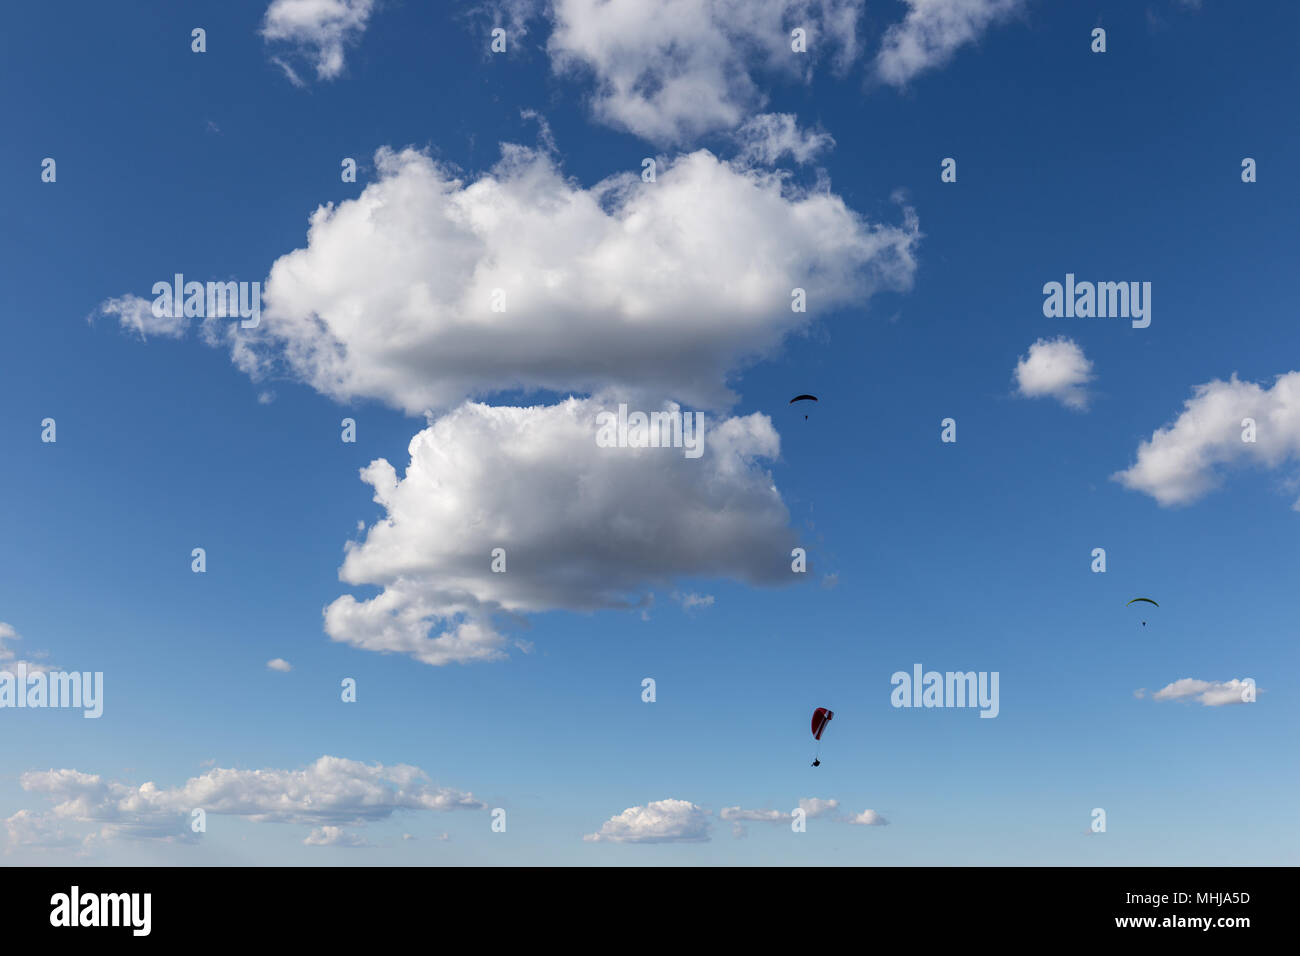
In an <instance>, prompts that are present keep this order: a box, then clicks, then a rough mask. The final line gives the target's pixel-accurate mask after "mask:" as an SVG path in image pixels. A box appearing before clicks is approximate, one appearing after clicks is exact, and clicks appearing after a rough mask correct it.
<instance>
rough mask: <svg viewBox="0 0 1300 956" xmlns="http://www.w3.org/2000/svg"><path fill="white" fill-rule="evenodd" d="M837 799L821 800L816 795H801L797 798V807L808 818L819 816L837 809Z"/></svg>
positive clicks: (838, 804)
mask: <svg viewBox="0 0 1300 956" xmlns="http://www.w3.org/2000/svg"><path fill="white" fill-rule="evenodd" d="M839 806H840V802H839V801H838V800H821V799H818V798H817V797H801V798H800V800H799V809H801V810H802V811H803V812H804V815H805V816H807V817H808V819H810V820H811V819H812V818H813V817H820V816H822V815H824V814H827V813H833V812H834V811H836V810H837V809H839Z"/></svg>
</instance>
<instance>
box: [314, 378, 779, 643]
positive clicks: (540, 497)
mask: <svg viewBox="0 0 1300 956" xmlns="http://www.w3.org/2000/svg"><path fill="white" fill-rule="evenodd" d="M616 407H617V404H616V403H615V402H613V401H606V400H604V399H602V398H592V399H569V400H567V401H565V402H562V403H560V404H558V405H553V406H538V407H533V408H510V407H491V406H487V405H479V404H473V403H469V404H466V405H463V406H461V407H460V408H457V409H456V410H455V411H453V412H450V413H449V414H447V415H445V416H443V417H442V418H440V419H438V420H437V421H436V422H434V423H433V424H432V425H430V426H429V427H428V428H426V429H424V430H423V431H421V432H420V433H419V434H417V435H416V436H415V438H413V439H412V440H411V443H410V447H409V452H410V456H411V457H410V462H409V464H408V465H407V467H406V473H405V475H404V476H403V477H400V478H399V477H398V474H397V472H396V470H395V469H394V467H393V466H392V465H391V464H389V462H388V461H387V460H385V459H379V460H377V461H374V462H372V463H371V464H370V465H368V466H367V467H366V468H364V469H363V470H362V472H361V477H362V480H364V481H365V482H366V483H367V484H370V485H371V486H373V488H374V489H375V501H376V502H378V503H379V504H380V505H382V506H383V508H384V509H385V511H386V514H385V516H384V517H383V518H382V519H380V520H379V521H377V522H376V523H375V524H374V525H372V526H371V527H370V529H369V531H368V532H367V534H366V536H365V538H364V540H362V541H360V542H349V543H348V544H347V546H346V550H347V556H346V558H345V560H344V563H343V567H342V568H341V570H340V573H339V576H340V578H341V579H342V580H343V581H345V582H347V583H349V584H352V585H357V586H362V585H369V586H376V587H379V588H381V589H382V591H381V593H380V594H379V595H377V596H376V597H372V598H370V599H368V600H363V601H358V600H357V599H355V598H354V597H353V596H351V595H344V596H342V597H340V598H338V599H337V600H336V601H334V602H333V603H332V604H331V605H330V606H329V607H328V608H327V609H326V612H325V630H326V632H327V633H328V634H329V635H330V637H331V638H333V639H334V640H336V641H341V642H344V643H348V644H352V645H354V646H356V647H361V648H364V649H367V650H374V651H381V652H396V653H403V654H409V655H410V656H412V657H414V658H416V659H417V660H420V661H423V662H424V663H427V664H433V665H441V664H447V663H451V662H462V663H463V662H467V661H473V660H489V659H492V658H497V657H500V656H502V654H503V651H502V648H503V645H504V643H505V641H504V638H503V637H502V636H501V635H499V634H498V633H497V632H496V631H495V629H494V627H493V624H492V618H493V617H494V616H495V615H499V614H505V615H510V616H516V617H517V616H519V615H524V614H528V613H532V612H540V611H546V610H571V611H594V610H599V609H605V608H625V609H626V608H647V607H649V606H650V604H651V600H652V595H651V593H650V592H651V589H652V588H654V587H657V586H660V585H662V586H665V587H667V586H669V585H671V582H672V581H673V580H674V579H675V578H677V577H688V576H698V577H711V578H730V579H735V580H740V581H743V582H745V583H749V584H759V585H774V584H782V583H786V582H788V581H789V580H790V574H789V563H788V562H789V554H790V549H791V548H792V547H793V544H794V539H793V532H792V531H791V530H790V529H789V527H788V522H789V513H788V511H787V509H786V506H785V504H784V502H783V501H782V500H781V497H780V494H779V493H778V492H777V490H776V489H775V487H774V486H773V485H772V479H771V476H770V474H769V473H768V472H767V471H766V470H765V469H763V468H761V467H759V465H758V464H757V463H756V459H760V458H773V457H775V456H776V455H777V454H778V452H779V448H780V443H779V439H778V437H777V435H776V432H775V431H774V430H773V428H772V424H771V422H770V420H769V419H768V418H767V417H766V416H764V415H758V414H755V415H749V416H746V417H743V418H728V419H724V420H721V421H714V420H712V419H710V418H706V419H705V432H704V436H705V437H704V452H703V454H702V455H701V457H699V458H694V459H688V458H685V457H684V456H683V454H682V451H681V450H679V449H676V448H602V447H600V446H598V445H597V444H596V440H595V437H596V433H597V426H596V416H597V414H598V413H599V412H600V411H601V410H602V409H612V408H616ZM665 407H668V408H673V407H675V406H671V405H668V406H665ZM498 547H500V548H504V549H505V552H506V554H505V561H506V564H505V567H506V571H505V573H496V572H493V571H492V569H491V560H492V559H491V554H492V551H493V549H494V548H498ZM435 628H436V629H438V630H439V631H440V633H439V634H438V636H436V637H431V636H430V633H431V632H432V631H433V630H434V629H435Z"/></svg>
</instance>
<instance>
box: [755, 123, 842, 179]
mask: <svg viewBox="0 0 1300 956" xmlns="http://www.w3.org/2000/svg"><path fill="white" fill-rule="evenodd" d="M736 139H737V140H738V141H739V142H740V144H741V151H740V158H741V159H742V161H744V162H747V163H756V164H762V165H765V166H772V165H774V164H776V163H777V162H779V161H780V160H781V158H782V157H784V156H789V157H790V158H791V159H793V160H794V161H795V162H796V163H808V162H811V161H812V160H813V159H814V158H815V157H816V155H817V154H818V153H820V152H823V151H824V150H828V149H830V148H831V147H833V146H834V145H835V139H834V137H832V136H831V134H830V133H827V132H824V131H822V130H811V131H810V130H804V129H800V128H799V122H798V120H797V119H796V118H795V116H794V114H793V113H763V114H762V115H760V116H755V117H754V118H753V119H751V120H749V121H748V122H746V123H745V125H744V126H742V127H740V129H739V130H737V131H736Z"/></svg>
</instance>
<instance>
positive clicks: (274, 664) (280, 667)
mask: <svg viewBox="0 0 1300 956" xmlns="http://www.w3.org/2000/svg"><path fill="white" fill-rule="evenodd" d="M266 666H267V667H268V668H270V669H271V670H273V671H279V672H280V673H282V674H287V673H289V671H291V670H293V665H292V664H290V663H289V662H288V661H286V660H285V659H284V658H283V657H276V658H273V659H272V660H269V661H267V662H266Z"/></svg>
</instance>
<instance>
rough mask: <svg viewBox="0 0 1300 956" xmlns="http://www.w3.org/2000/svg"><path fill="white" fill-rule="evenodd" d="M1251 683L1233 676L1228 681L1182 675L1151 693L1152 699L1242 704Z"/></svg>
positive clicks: (1221, 704) (1213, 705) (1206, 704)
mask: <svg viewBox="0 0 1300 956" xmlns="http://www.w3.org/2000/svg"><path fill="white" fill-rule="evenodd" d="M1251 686H1252V685H1250V684H1248V683H1246V681H1243V680H1238V679H1237V678H1235V677H1234V678H1233V679H1232V680H1229V681H1208V680H1196V679H1195V678H1192V677H1184V678H1183V679H1182V680H1176V681H1174V682H1173V683H1172V684H1169V685H1168V686H1166V687H1162V688H1161V689H1160V690H1158V691H1156V692H1155V693H1154V694H1152V695H1151V698H1152V700H1195V701H1199V702H1200V703H1202V704H1204V705H1205V706H1206V707H1222V706H1224V705H1225V704H1244V703H1247V701H1246V700H1245V696H1246V689H1247V688H1248V687H1251Z"/></svg>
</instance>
